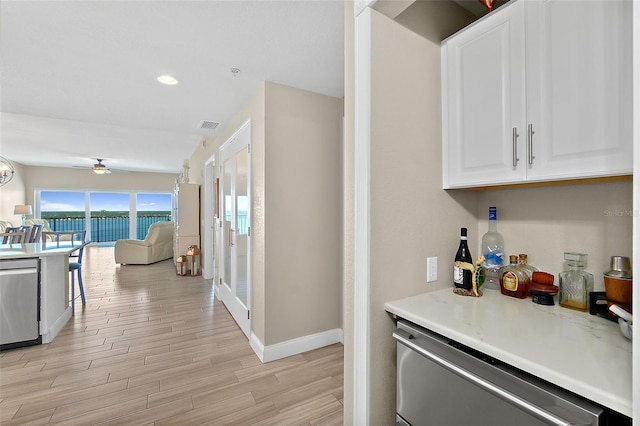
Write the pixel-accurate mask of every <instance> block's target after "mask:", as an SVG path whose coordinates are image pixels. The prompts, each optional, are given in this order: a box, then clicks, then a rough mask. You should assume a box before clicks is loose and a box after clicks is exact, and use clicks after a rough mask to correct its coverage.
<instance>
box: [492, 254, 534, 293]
mask: <svg viewBox="0 0 640 426" xmlns="http://www.w3.org/2000/svg"><path fill="white" fill-rule="evenodd" d="M499 274H500V292H501V293H502V294H504V295H505V296H512V297H517V298H518V299H524V298H525V297H527V295H528V294H529V281H530V279H529V277H528V276H527V274H526V273H525V272H524V271H523V270H522V268H521V267H520V265H518V256H516V255H511V256H509V264H508V265H507V266H503V267H502V268H500V272H499Z"/></svg>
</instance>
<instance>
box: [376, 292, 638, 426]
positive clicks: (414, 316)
mask: <svg viewBox="0 0 640 426" xmlns="http://www.w3.org/2000/svg"><path fill="white" fill-rule="evenodd" d="M488 291H492V290H488ZM449 293H451V294H453V292H452V289H444V290H438V291H435V292H432V293H425V294H422V295H417V296H413V297H409V298H406V299H401V300H397V301H391V302H387V303H385V305H384V307H385V310H387V311H388V312H390V313H392V314H394V315H396V316H397V317H400V318H404V319H406V320H408V321H410V322H413V323H415V324H418V325H420V326H422V327H424V328H426V329H429V330H431V331H434V332H436V333H438V334H441V335H443V336H445V337H448V338H450V339H453V340H455V341H458V342H459V343H462V344H464V345H466V346H469V347H471V348H473V349H477V350H479V351H481V352H484V353H486V354H487V355H490V356H492V357H494V358H496V359H498V360H500V361H503V362H505V363H507V364H509V365H512V366H514V367H516V368H519V369H521V370H523V371H525V372H527V373H529V374H532V375H534V376H536V377H539V378H541V379H543V380H546V381H548V382H550V383H552V384H554V385H557V386H559V387H562V388H564V389H567V390H569V391H571V392H574V393H576V394H578V395H581V396H583V397H584V398H587V399H590V400H592V401H594V402H596V403H598V404H601V405H604V406H606V407H608V408H610V409H612V410H615V411H618V412H620V413H622V414H624V415H626V416H629V417H631V416H632V414H633V407H632V398H631V396H629V398H628V399H626V398H624V397H622V396H619V395H616V394H614V393H611V392H608V391H606V390H604V389H603V388H602V387H601V386H597V385H596V384H593V383H588V381H585V380H583V379H579V378H575V377H572V376H570V375H567V374H565V373H564V372H563V371H562V370H561V369H558V368H554V365H553V364H551V363H549V364H547V365H542V364H541V363H539V362H533V361H532V360H531V359H527V358H526V357H523V356H520V355H518V354H514V353H513V352H511V351H508V350H505V349H503V348H501V347H500V346H497V345H495V344H491V343H488V342H486V341H484V340H483V339H482V337H480V336H481V334H482V333H481V332H477V333H476V335H473V334H472V333H471V332H470V331H469V330H465V331H461V330H457V329H455V328H453V327H452V326H451V324H447V322H448V321H447V319H445V320H441V319H434V318H430V317H429V316H428V315H424V314H422V313H421V312H422V311H424V308H425V304H434V305H438V304H440V303H444V304H446V303H447V302H446V301H444V300H443V299H442V297H440V295H444V297H448V294H449ZM455 297H461V298H462V297H464V296H457V295H455ZM502 298H504V299H511V298H509V297H507V296H500V297H499V300H502ZM469 299H471V300H473V298H469ZM510 302H512V300H505V303H510ZM529 303H531V302H530V301H529ZM536 306H537V305H536ZM562 310H563V311H569V310H565V309H564V308H562ZM568 315H572V311H569V313H568ZM576 315H580V314H576ZM602 321H604V322H608V321H607V320H605V319H602ZM449 322H450V323H451V321H449ZM611 324H612V326H614V327H617V324H615V323H613V322H612V323H611ZM620 337H621V339H622V340H624V337H622V336H620ZM529 338H530V336H529V337H525V338H524V339H523V340H528V339H529ZM629 344H630V342H629Z"/></svg>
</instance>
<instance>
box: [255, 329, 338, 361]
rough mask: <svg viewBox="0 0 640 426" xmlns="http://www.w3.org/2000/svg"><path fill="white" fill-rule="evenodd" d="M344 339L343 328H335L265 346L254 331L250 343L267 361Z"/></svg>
mask: <svg viewBox="0 0 640 426" xmlns="http://www.w3.org/2000/svg"><path fill="white" fill-rule="evenodd" d="M343 340H344V336H343V332H342V329H341V328H334V329H333V330H327V331H323V332H320V333H316V334H310V335H308V336H303V337H298V338H297V339H292V340H287V341H286V342H281V343H276V344H275V345H269V346H264V344H263V343H262V342H261V341H260V339H258V337H257V336H256V335H255V334H254V333H251V339H249V345H250V346H251V349H253V351H254V352H255V353H256V355H258V358H260V361H262V362H263V363H266V362H271V361H275V360H277V359H281V358H286V357H288V356H291V355H297V354H301V353H303V352H307V351H312V350H314V349H318V348H322V347H324V346H329V345H332V344H334V343H342V342H343Z"/></svg>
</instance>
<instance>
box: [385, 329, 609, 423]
mask: <svg viewBox="0 0 640 426" xmlns="http://www.w3.org/2000/svg"><path fill="white" fill-rule="evenodd" d="M393 336H394V337H395V339H396V340H397V364H398V365H397V368H398V375H397V390H396V392H397V397H396V407H397V414H398V423H397V424H409V425H412V426H420V425H439V426H440V425H452V426H464V425H473V426H478V425H492V426H494V425H508V426H512V425H519V426H526V425H549V424H551V425H599V424H601V422H603V411H604V410H603V409H602V408H601V407H599V406H596V405H594V404H592V403H590V402H588V401H586V400H583V399H582V398H579V397H577V396H576V395H573V394H571V393H569V392H567V391H564V390H562V389H560V388H557V387H555V386H551V385H550V384H548V383H546V382H543V381H541V380H539V379H537V378H535V377H533V376H530V375H528V374H526V373H523V372H522V371H520V370H516V369H514V368H512V367H510V366H507V365H504V364H502V363H500V362H499V361H497V360H494V359H492V358H490V357H488V356H486V355H483V354H481V353H479V352H477V351H474V350H473V349H471V348H466V347H464V346H463V345H460V344H458V343H456V342H454V341H451V340H449V339H446V338H444V337H442V336H440V335H438V334H435V333H431V332H429V331H428V330H425V329H423V328H421V327H419V326H417V325H415V324H412V323H410V322H406V321H404V320H401V321H399V322H398V328H397V329H396V331H395V332H394V333H393Z"/></svg>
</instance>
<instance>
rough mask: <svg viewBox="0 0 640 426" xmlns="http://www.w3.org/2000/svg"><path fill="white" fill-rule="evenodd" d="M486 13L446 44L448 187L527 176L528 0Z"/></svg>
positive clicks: (445, 177) (445, 163)
mask: <svg viewBox="0 0 640 426" xmlns="http://www.w3.org/2000/svg"><path fill="white" fill-rule="evenodd" d="M487 18H489V19H483V20H480V21H478V22H477V23H475V24H473V25H472V26H471V27H468V28H467V29H465V30H464V31H463V32H461V33H458V34H456V35H455V36H453V37H452V38H450V39H449V40H447V41H446V42H445V43H444V44H443V50H442V53H443V56H442V61H443V62H442V79H443V86H442V87H443V93H442V96H443V169H444V170H443V186H444V188H455V187H465V186H480V185H487V184H494V183H495V184H497V183H505V182H521V181H523V180H524V179H525V167H524V157H525V152H524V148H525V145H524V137H523V136H524V126H525V81H524V78H525V75H524V72H525V62H524V5H523V4H522V2H519V3H515V4H512V5H510V6H509V7H505V8H502V9H498V10H496V11H495V12H493V14H492V15H490V16H488V17H487ZM518 135H519V137H517V136H518ZM518 159H519V160H518Z"/></svg>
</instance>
